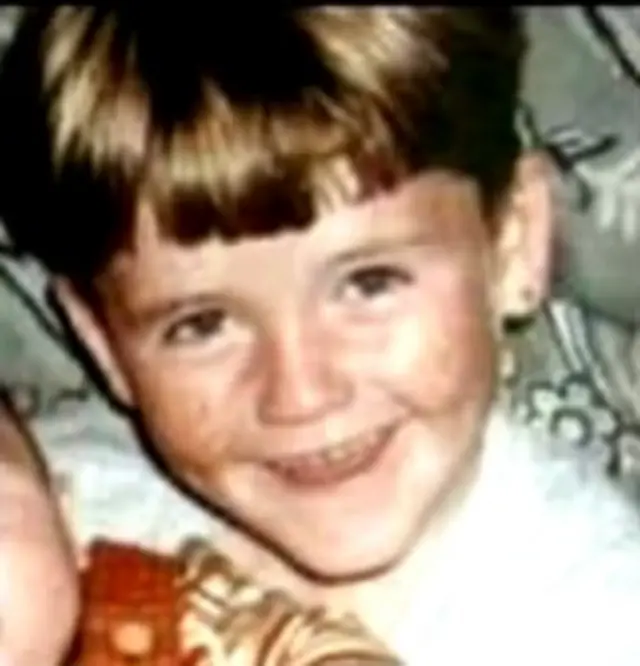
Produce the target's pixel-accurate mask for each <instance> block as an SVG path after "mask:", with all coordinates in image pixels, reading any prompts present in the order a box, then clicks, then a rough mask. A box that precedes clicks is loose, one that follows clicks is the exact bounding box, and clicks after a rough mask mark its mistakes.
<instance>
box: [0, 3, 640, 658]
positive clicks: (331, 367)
mask: <svg viewBox="0 0 640 666" xmlns="http://www.w3.org/2000/svg"><path fill="white" fill-rule="evenodd" d="M523 53H524V38H523V34H522V27H521V25H520V21H519V19H518V16H517V15H516V13H515V12H514V11H513V10H511V9H504V8H502V9H490V8H453V7H451V8H447V7H428V8H425V7H358V8H344V7H316V8H307V9H298V10H293V11H290V12H276V11H263V10H262V9H260V8H258V7H256V8H255V10H254V11H253V12H252V13H251V15H250V16H247V15H245V13H244V12H243V13H242V14H241V13H240V12H235V11H233V10H225V11H224V12H223V11H220V10H216V9H214V8H213V5H203V6H202V8H201V9H192V8H190V9H185V10H176V9H161V8H157V9H154V11H153V12H149V11H143V10H142V9H138V8H136V7H135V6H133V5H132V6H131V7H130V8H119V9H108V8H104V9H102V8H96V7H71V6H66V7H56V8H52V9H46V10H35V11H33V12H32V13H31V16H30V17H29V18H28V20H27V21H26V23H25V25H24V27H23V29H22V30H21V32H20V33H19V35H18V37H17V40H16V44H15V46H14V48H13V49H12V51H11V52H10V53H9V55H8V59H7V64H6V66H5V69H4V73H3V80H2V82H1V90H2V93H3V100H2V104H1V105H0V115H1V116H2V117H1V119H0V128H2V135H1V136H0V155H2V169H0V185H1V186H2V195H1V197H0V213H1V214H2V215H3V217H4V219H5V220H6V224H7V226H8V228H9V230H10V232H11V234H12V236H13V238H14V239H15V241H16V243H17V245H18V246H19V247H21V248H22V249H24V250H25V251H26V252H29V253H31V254H33V255H35V256H36V257H38V258H39V259H40V260H41V261H42V262H43V263H44V265H46V266H47V267H48V268H49V270H50V271H51V274H52V287H53V290H54V293H55V295H56V296H57V299H58V300H59V302H60V304H61V306H62V308H63V310H64V312H65V313H66V316H67V317H68V320H69V323H70V324H71V327H72V328H73V330H74V331H75V333H76V334H77V336H78V338H79V339H80V340H81V341H82V343H83V344H84V346H85V348H86V350H87V351H88V352H89V355H90V357H91V358H92V359H93V362H94V363H95V365H96V366H97V368H98V369H99V370H100V371H101V373H102V376H103V377H104V379H105V381H106V383H107V385H108V388H109V391H110V393H111V395H112V397H113V398H114V399H115V400H116V401H117V403H118V404H119V405H120V406H121V408H122V409H123V410H124V411H125V412H126V413H127V414H128V415H129V416H130V418H131V419H132V422H134V423H135V424H136V425H137V427H139V428H140V430H141V431H142V432H143V433H144V435H145V437H147V438H148V439H149V441H150V442H152V445H153V449H154V451H155V452H156V453H157V455H158V456H159V458H160V459H161V461H162V462H163V463H164V465H165V466H166V469H167V470H168V472H169V474H170V475H171V476H172V477H173V478H174V479H175V480H177V481H178V483H179V484H180V485H181V487H183V488H184V489H186V490H187V491H188V492H189V493H191V494H192V495H194V496H195V497H197V498H198V499H199V500H200V501H201V502H202V503H204V504H205V505H206V506H208V507H210V509H211V511H212V515H213V514H215V516H216V520H217V523H218V528H219V532H218V533H219V536H218V538H217V541H216V546H217V547H219V548H220V549H221V550H223V551H225V552H226V553H227V554H229V555H230V556H231V557H232V558H233V559H234V560H235V561H236V562H237V563H238V565H239V566H240V567H242V568H244V569H246V570H247V571H249V572H250V573H252V574H253V575H254V576H255V577H256V578H257V579H259V580H261V581H262V582H263V583H265V584H267V585H269V586H273V587H281V588H284V589H286V590H287V591H289V592H290V593H291V594H293V595H295V596H296V597H298V598H299V599H301V600H302V601H303V602H305V603H317V602H320V603H322V604H327V605H330V606H333V607H335V608H338V609H341V610H349V611H351V612H354V613H356V614H357V615H358V616H360V618H361V619H362V620H363V621H364V622H365V623H366V624H367V625H368V626H369V627H370V628H371V629H372V630H373V631H374V632H375V633H377V634H378V635H379V637H380V638H381V639H382V640H384V641H385V642H386V643H387V644H388V645H389V646H390V648H392V649H393V650H394V651H395V652H397V653H398V654H399V655H401V657H402V658H403V659H404V660H405V661H406V662H407V663H409V664H422V663H424V662H425V661H426V662H429V663H439V664H442V663H446V664H458V663H465V662H469V661H472V660H473V661H477V662H478V663H484V662H489V661H491V663H494V664H511V663H514V662H516V661H517V662H518V663H531V664H533V663H536V664H539V663H541V662H543V661H544V663H553V664H556V663H557V664H566V663H576V664H594V663H601V662H603V661H604V660H605V659H606V660H607V663H611V664H616V665H618V666H624V665H626V664H636V663H637V661H638V659H639V658H640V638H638V632H637V631H636V630H635V618H636V616H637V613H638V611H639V610H640V596H638V593H640V559H639V557H638V556H639V555H640V538H639V535H640V532H639V531H638V524H637V516H636V514H635V512H634V511H632V510H631V509H630V508H628V507H626V506H625V505H624V503H623V502H622V500H621V499H620V498H619V497H618V496H617V495H616V494H615V492H614V491H613V490H612V489H611V488H609V487H608V486H606V485H604V482H602V481H601V480H599V479H589V480H588V481H589V482H588V483H586V482H585V479H583V478H582V477H581V476H580V475H579V474H578V473H577V471H576V469H574V468H573V467H572V466H571V465H568V464H567V463H565V462H563V461H555V462H554V461H552V460H551V457H550V455H549V451H548V446H547V445H546V444H545V443H543V442H534V441H533V440H531V438H530V437H529V436H528V435H527V434H526V433H523V432H522V431H521V430H520V429H519V428H518V427H516V426H515V425H514V424H513V423H512V422H511V420H510V419H509V417H508V415H507V414H506V413H505V409H504V408H503V407H502V406H501V401H500V396H499V390H498V386H497V381H498V377H497V370H496V369H497V367H498V365H499V364H498V360H499V353H500V349H501V341H502V326H503V323H504V321H505V320H506V319H509V318H513V317H520V316H526V315H528V314H530V313H532V312H533V311H534V310H535V308H536V307H537V305H538V304H539V303H540V301H541V299H542V298H543V296H544V292H545V287H546V281H547V274H548V265H547V264H548V247H549V237H550V226H551V221H550V215H549V202H548V193H547V185H546V179H545V171H544V168H543V162H542V160H541V158H539V157H537V156H535V155H528V154H523V153H522V152H521V148H520V144H519V141H518V136H517V133H516V130H515V127H514V125H515V109H516V100H517V95H518V85H519V70H520V64H521V60H522V57H523ZM87 446H89V444H88V443H87ZM164 510H165V511H166V512H167V513H170V511H171V509H170V507H165V508H164ZM212 520H213V518H212ZM77 528H78V529H79V530H80V531H82V530H90V529H91V528H90V526H83V525H78V526H77ZM180 529H181V530H184V531H185V532H188V530H189V525H187V524H184V525H181V526H180ZM178 531H180V530H176V535H177V532H178Z"/></svg>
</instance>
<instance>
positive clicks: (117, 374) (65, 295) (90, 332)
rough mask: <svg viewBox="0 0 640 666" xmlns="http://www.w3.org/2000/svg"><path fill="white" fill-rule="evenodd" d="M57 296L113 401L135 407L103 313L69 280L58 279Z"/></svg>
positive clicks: (56, 281)
mask: <svg viewBox="0 0 640 666" xmlns="http://www.w3.org/2000/svg"><path fill="white" fill-rule="evenodd" d="M52 292H53V296H54V298H55V299H56V301H57V302H58V305H59V306H60V308H61V310H62V313H63V315H64V316H65V317H66V319H67V321H68V323H69V325H70V327H71V329H72V331H73V332H74V334H75V335H76V336H77V338H78V340H79V341H80V342H81V343H82V345H83V346H84V348H85V350H86V351H87V352H88V353H89V356H90V357H91V359H92V360H93V362H94V363H95V365H96V366H97V368H98V370H99V371H100V373H101V374H102V377H103V379H104V380H105V382H106V384H107V388H108V389H109V391H110V392H111V394H112V396H113V398H114V399H115V400H116V402H118V403H119V404H120V405H121V406H123V407H132V403H133V398H132V393H131V390H130V387H129V384H128V382H127V380H126V377H125V375H124V374H123V372H122V370H121V367H120V364H119V362H118V359H117V358H116V356H115V355H114V353H113V348H112V345H111V340H110V337H109V334H108V331H107V329H106V328H105V326H104V324H103V322H102V321H101V317H100V315H99V313H98V312H97V311H96V308H95V307H92V305H91V304H90V303H89V302H88V301H87V299H86V298H85V297H83V296H82V295H81V294H79V293H78V291H77V289H76V288H75V287H74V286H73V285H72V284H71V282H70V281H69V280H66V279H64V278H55V279H54V281H53V283H52Z"/></svg>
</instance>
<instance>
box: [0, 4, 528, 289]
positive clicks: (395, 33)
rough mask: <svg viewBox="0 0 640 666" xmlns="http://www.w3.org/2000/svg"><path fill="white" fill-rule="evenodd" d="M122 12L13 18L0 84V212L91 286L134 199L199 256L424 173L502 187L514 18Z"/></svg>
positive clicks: (125, 237) (55, 264) (45, 256)
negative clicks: (207, 248) (17, 21)
mask: <svg viewBox="0 0 640 666" xmlns="http://www.w3.org/2000/svg"><path fill="white" fill-rule="evenodd" d="M250 14H251V15H250V16H246V15H245V12H242V11H239V10H232V9H225V10H224V11H223V10H216V9H215V3H202V5H201V7H200V8H192V7H190V8H189V9H185V10H179V9H169V8H168V6H167V8H166V9H162V8H161V7H160V6H157V7H154V9H153V10H152V11H151V10H149V9H147V10H145V9H143V8H138V7H137V6H136V5H135V3H131V8H128V7H127V6H126V5H125V4H124V3H123V4H122V5H121V6H118V8H117V9H116V8H114V7H106V8H102V7H90V6H77V7H76V6H59V7H53V8H48V9H39V10H27V12H26V16H25V18H24V20H23V22H22V24H21V27H20V29H19V31H18V34H17V37H16V38H15V40H14V42H13V44H12V46H11V48H10V50H9V52H8V54H7V55H6V57H5V62H4V65H3V68H2V72H1V73H0V95H1V98H0V215H2V216H3V217H4V220H5V223H6V225H7V228H8V230H9V232H10V234H11V236H12V237H13V239H14V240H15V242H16V245H17V246H18V248H21V249H23V250H25V251H28V252H30V253H33V254H34V255H35V256H36V257H38V258H39V259H40V260H41V261H43V262H44V263H45V264H46V265H47V266H48V267H49V268H50V269H51V270H52V271H54V272H57V273H60V274H65V275H68V276H71V277H72V278H74V279H76V280H80V281H83V280H90V279H91V278H92V277H93V276H95V274H96V273H97V272H98V271H99V270H100V269H101V268H102V267H103V266H104V263H105V261H107V260H108V259H109V258H110V257H111V255H112V254H113V252H114V251H116V250H117V249H119V248H123V247H126V246H127V243H128V242H129V241H130V239H131V236H132V233H131V232H132V228H133V226H134V221H135V219H136V211H137V206H138V204H139V202H140V200H141V198H147V199H148V200H149V201H151V202H152V203H153V205H154V207H155V210H156V213H157V215H158V219H159V224H160V225H161V229H162V231H163V233H166V234H167V235H168V236H169V237H171V238H174V239H176V240H177V241H180V242H185V243H190V242H197V241H198V240H200V239H202V238H203V237H205V236H206V235H208V234H210V233H217V234H219V235H220V236H221V237H223V238H233V237H236V236H239V235H242V234H256V233H268V232H271V231H274V230H276V229H278V228H280V227H285V226H288V227H301V226H303V225H306V224H308V223H309V221H310V220H312V219H313V218H314V216H315V215H316V214H317V213H318V210H319V209H321V208H322V207H324V206H331V205H333V203H334V202H335V201H336V200H341V201H343V200H345V199H356V198H359V197H363V196H365V195H366V194H367V193H368V192H370V191H372V190H374V189H376V188H379V187H385V186H389V185H391V184H393V183H394V182H396V181H397V180H398V179H399V178H402V177H404V176H406V175H409V174H411V173H414V172H416V171H418V170H422V169H425V168H429V167H432V166H438V167H443V168H449V169H452V170H457V171H459V172H462V173H464V174H466V175H470V176H472V177H473V178H474V179H476V180H477V182H478V183H479V185H480V187H481V192H482V194H483V200H484V202H485V204H486V205H487V210H490V207H491V206H492V205H493V204H494V203H495V202H496V200H497V198H498V197H499V196H500V194H501V193H502V192H503V190H504V188H505V186H506V185H507V184H508V182H509V180H510V177H511V172H512V168H513V165H514V161H515V158H516V156H517V154H518V152H519V148H520V146H519V142H518V138H517V133H516V130H515V127H514V120H515V107H516V101H517V93H518V82H519V69H520V62H521V59H522V54H523V50H524V38H523V34H522V28H521V24H520V20H519V17H518V15H517V12H516V11H515V10H513V9H509V8H501V9H489V8H469V7H467V8H455V7H453V8H448V7H399V6H397V7H396V6H394V7H383V6H379V7H366V6H362V7H352V8H348V7H339V6H335V7H310V8H299V9H295V10H289V11H287V12H284V11H282V10H277V9H273V8H272V9H266V8H261V6H260V5H256V6H255V7H254V9H252V10H251V12H250Z"/></svg>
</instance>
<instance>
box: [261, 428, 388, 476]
mask: <svg viewBox="0 0 640 666" xmlns="http://www.w3.org/2000/svg"><path fill="white" fill-rule="evenodd" d="M394 431H395V427H392V426H386V427H384V428H379V429H377V430H375V431H373V432H371V433H370V434H368V435H366V436H363V437H358V438H356V439H353V440H349V441H348V442H346V443H343V444H337V445H335V446H329V447H327V448H325V449H322V450H320V451H318V452H316V453H307V454H300V455H295V456H289V457H286V458H279V459H278V460H271V461H269V462H267V463H266V467H267V469H269V470H270V471H271V472H273V473H274V474H276V475H277V476H278V477H279V478H280V479H281V480H283V481H285V482H286V483H288V484H289V485H293V486H299V487H306V488H315V487H321V486H330V485H334V484H337V483H340V482H342V481H347V480H348V479H351V478H353V477H355V476H358V475H360V474H364V473H365V472H368V471H369V470H370V469H371V468H372V467H373V466H374V465H375V464H376V463H377V462H378V460H379V458H380V457H381V455H382V453H383V451H384V450H385V449H386V447H387V445H388V444H389V442H390V441H391V438H392V435H393V432H394Z"/></svg>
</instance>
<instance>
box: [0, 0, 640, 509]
mask: <svg viewBox="0 0 640 666" xmlns="http://www.w3.org/2000/svg"><path fill="white" fill-rule="evenodd" d="M18 12H19V8H18V7H16V6H9V7H6V6H5V7H2V8H0V45H2V44H5V43H6V42H7V40H8V39H9V38H10V36H11V34H12V26H13V24H14V22H15V18H16V15H17V13H18ZM528 24H529V28H530V32H531V35H532V52H531V56H530V59H529V64H528V68H527V76H526V86H525V92H524V99H523V110H524V113H523V118H524V120H525V125H527V123H528V131H529V134H530V135H531V136H532V137H533V139H534V140H535V141H536V142H537V143H540V144H542V145H544V146H545V147H546V148H547V149H548V150H549V152H550V154H551V155H552V156H553V158H554V161H555V164H556V167H557V175H558V185H559V187H558V190H557V191H558V194H559V197H558V202H557V203H558V212H559V221H560V225H559V234H558V243H557V258H558V261H557V275H556V281H555V294H554V298H553V299H552V301H551V303H550V304H549V306H548V307H547V308H546V310H545V312H544V313H543V315H542V316H541V317H539V318H538V319H537V320H536V321H535V322H534V323H533V325H532V326H530V327H529V328H528V329H527V330H526V331H524V332H523V333H521V334H519V335H517V336H515V337H514V338H513V339H512V345H513V349H514V352H515V356H516V359H517V363H516V365H515V372H514V374H513V375H512V377H511V378H510V385H511V387H512V389H513V395H514V399H515V404H516V407H517V409H518V411H519V412H520V414H521V415H522V417H523V418H526V419H530V420H534V421H536V422H538V423H541V424H542V425H543V426H544V427H545V428H547V429H548V430H550V431H553V432H558V433H561V434H562V436H563V439H564V440H565V441H566V442H567V443H568V446H571V447H573V448H575V449H576V450H578V451H580V452H582V453H584V455H585V456H588V457H589V458H590V459H591V460H593V461H594V464H602V465H605V466H606V467H607V468H609V469H611V470H613V471H619V472H621V473H622V475H623V478H624V480H625V483H627V484H629V486H630V487H631V488H635V486H636V485H640V484H637V483H636V481H635V480H636V479H640V399H639V398H638V395H639V394H640V337H639V336H638V332H637V329H636V323H637V322H638V321H639V320H640V270H638V264H640V262H639V261H638V257H640V254H639V250H640V219H639V212H640V207H639V206H638V203H639V202H638V197H639V196H640V187H638V185H640V183H638V181H637V179H638V175H640V122H638V120H639V119H640V9H637V8H610V7H601V6H596V7H551V8H535V9H530V10H528ZM0 103H2V100H0ZM1 241H2V236H1V234H0V379H1V381H2V382H3V383H4V384H5V385H7V386H8V387H9V388H10V390H11V392H12V393H13V395H14V396H15V397H16V399H17V401H18V404H19V406H21V408H22V409H23V410H24V411H25V413H27V414H34V413H38V414H41V413H45V412H55V411H56V410H58V409H60V407H61V404H62V403H64V402H66V401H69V400H72V401H77V400H85V399H88V398H90V397H95V396H96V390H95V389H94V388H93V387H92V385H91V383H90V382H89V380H88V378H87V376H86V375H85V373H84V372H83V370H82V368H81V366H80V364H79V363H78V362H77V361H76V360H75V359H74V357H73V356H72V355H71V354H70V353H69V352H68V351H67V348H66V345H65V340H64V337H63V335H62V332H61V330H60V327H59V326H58V322H57V319H56V317H55V315H54V313H53V312H52V310H51V309H50V307H48V303H47V298H46V293H45V288H44V285H45V276H44V275H43V274H42V272H41V271H40V270H39V269H38V267H37V266H36V265H34V264H33V263H32V262H29V261H27V260H21V259H17V258H16V257H14V256H13V255H12V253H11V247H10V245H9V244H7V243H2V242H1ZM639 497H640V492H639Z"/></svg>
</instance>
